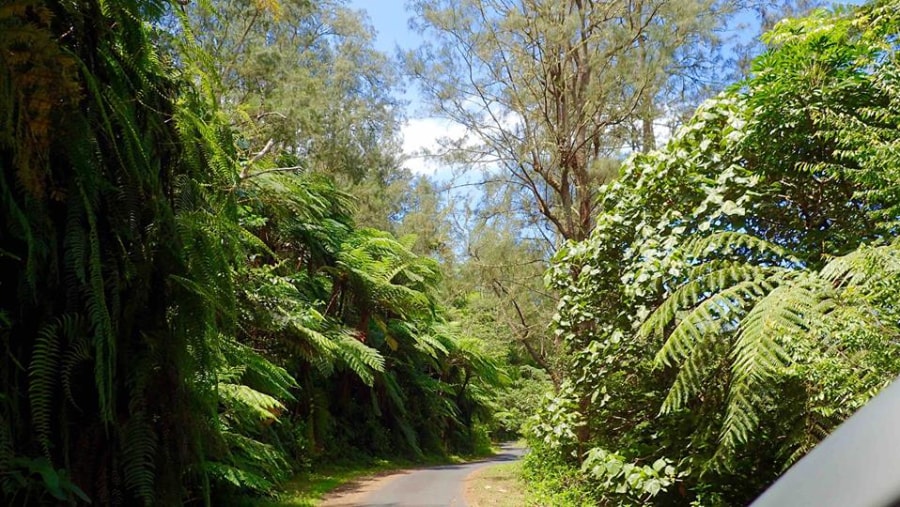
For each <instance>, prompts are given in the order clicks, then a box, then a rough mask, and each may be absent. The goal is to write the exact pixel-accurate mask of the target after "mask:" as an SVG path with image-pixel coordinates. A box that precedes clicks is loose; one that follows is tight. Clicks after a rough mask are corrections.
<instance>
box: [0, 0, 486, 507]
mask: <svg viewBox="0 0 900 507" xmlns="http://www.w3.org/2000/svg"><path fill="white" fill-rule="evenodd" d="M171 7H172V6H171V5H169V3H168V2H162V1H154V0H145V1H141V0H132V1H124V2H118V1H117V2H104V1H93V0H83V1H77V2H55V1H49V0H48V1H43V0H21V1H14V2H6V3H4V4H3V6H2V7H0V28H2V29H0V104H2V106H0V110H2V115H0V165H2V169H3V177H2V179H0V205H2V208H3V215H2V216H3V220H2V223H0V238H2V249H0V273H2V274H0V285H2V286H3V287H4V289H5V290H4V291H3V296H2V298H0V340H2V345H3V350H4V354H3V359H2V360H0V361H2V368H0V375H2V388H0V389H2V390H0V472H2V474H0V498H2V499H3V501H4V503H5V504H15V505H39V504H53V503H56V502H71V503H78V502H87V501H88V500H90V501H91V502H92V503H94V504H100V505H123V504H124V505H133V504H145V505H177V504H183V503H206V504H210V503H216V504H220V503H221V502H222V501H224V500H225V499H228V498H230V497H233V496H235V495H236V494H239V493H242V492H248V491H257V492H269V491H271V489H272V487H273V485H275V484H277V483H278V482H279V481H281V480H283V479H286V478H288V477H290V476H291V475H292V474H293V473H294V472H295V471H297V470H300V469H302V468H303V467H305V466H308V465H309V463H310V461H311V460H314V459H323V458H324V457H329V456H331V457H333V456H340V455H346V454H347V453H348V452H350V451H353V452H354V453H363V454H377V453H380V454H397V453H407V454H410V455H415V454H421V453H423V452H450V451H471V450H473V448H474V446H475V445H477V444H478V443H479V442H482V441H484V439H485V438H486V437H485V436H484V435H483V432H484V429H483V426H481V423H482V421H486V420H487V419H488V415H489V414H488V413H487V407H488V406H489V404H488V398H487V394H486V392H487V390H488V389H489V388H490V387H491V386H494V385H497V384H498V383H500V382H501V381H502V380H503V374H502V372H501V371H500V370H499V369H498V367H497V365H496V364H495V363H494V362H493V361H492V360H491V359H489V358H488V356H487V355H485V354H484V352H483V350H482V346H481V344H480V342H479V341H477V340H474V339H472V338H469V337H467V336H466V335H465V334H464V333H463V332H462V331H461V326H460V325H458V324H456V323H454V322H453V319H452V317H451V315H450V313H449V311H448V310H447V309H445V308H444V307H443V306H442V305H441V304H440V303H439V301H438V300H437V298H436V291H437V284H438V283H439V281H440V280H441V274H440V270H439V268H438V266H437V264H436V262H435V261H434V260H432V259H430V258H428V257H423V256H420V255H417V254H415V253H413V252H412V251H411V250H410V245H411V243H412V242H413V241H414V238H408V239H407V238H404V239H402V240H398V239H396V238H395V237H394V236H392V235H391V234H390V233H386V232H381V231H378V230H374V229H367V228H362V227H357V226H356V225H355V223H354V217H353V215H354V210H353V199H352V198H351V196H349V195H347V194H346V193H344V192H342V191H340V190H338V189H337V188H336V187H335V185H334V183H333V182H332V181H331V180H330V179H329V178H328V177H327V176H323V175H321V174H316V173H317V172H319V173H321V172H322V171H313V170H311V169H309V167H310V166H312V165H314V162H315V163H323V162H321V161H322V160H326V161H327V160H334V159H335V157H336V155H334V154H330V155H328V157H325V158H323V157H324V155H322V154H323V152H324V150H318V151H316V150H310V151H309V153H306V152H304V153H294V154H292V158H291V162H293V163H294V164H293V166H292V167H290V168H284V167H272V165H273V164H275V163H277V162H280V161H283V160H284V157H283V156H282V157H281V158H275V157H274V156H273V157H271V158H270V159H266V158H264V157H262V156H261V155H259V154H256V155H255V154H253V153H250V152H249V151H248V150H247V149H246V148H242V144H241V140H242V139H248V138H251V134H253V135H258V132H256V131H255V130H254V131H252V132H251V131H242V130H241V129H242V125H241V124H239V123H236V122H234V121H233V114H231V113H233V112H232V111H230V110H228V109H223V103H222V101H221V100H220V98H221V97H223V95H221V93H222V92H221V90H222V88H221V85H220V83H221V80H220V79H219V76H216V75H215V74H213V73H211V72H210V71H209V65H208V61H207V56H208V53H205V52H204V51H203V50H202V49H203V48H202V47H198V46H195V45H193V44H192V43H191V40H190V39H189V38H188V39H177V38H176V39H173V38H172V37H171V35H172V34H173V33H175V32H174V31H173V30H174V29H173V28H172V25H173V24H177V25H178V26H179V27H181V28H178V30H180V31H181V32H180V33H182V34H184V33H190V26H191V25H189V24H182V23H189V19H188V18H187V17H186V16H184V14H183V12H182V11H181V10H180V9H175V10H173V9H172V8H171ZM276 7H278V6H277V5H276V3H269V2H262V3H260V2H257V5H256V8H257V9H260V10H261V11H267V10H268V9H275V8H276ZM151 23H152V24H151ZM224 105H225V106H227V105H228V104H224ZM308 107H312V106H308ZM352 121H361V120H359V119H355V120H352ZM256 127H258V125H253V128H256ZM247 128H248V129H249V128H250V127H247ZM328 128H329V126H328V125H325V126H323V127H322V130H323V131H325V133H322V134H321V135H322V136H326V135H327V129H328ZM285 142H289V140H287V141H285ZM257 155H259V156H257ZM346 155H348V156H349V154H346ZM316 157H318V158H316ZM348 163H353V164H366V163H370V161H368V160H366V159H364V158H359V157H354V158H353V160H352V161H351V162H348ZM371 163H375V162H371ZM308 169H309V170H308ZM366 169H367V168H366V167H364V166H360V167H356V170H358V171H361V172H362V171H365V170H366Z"/></svg>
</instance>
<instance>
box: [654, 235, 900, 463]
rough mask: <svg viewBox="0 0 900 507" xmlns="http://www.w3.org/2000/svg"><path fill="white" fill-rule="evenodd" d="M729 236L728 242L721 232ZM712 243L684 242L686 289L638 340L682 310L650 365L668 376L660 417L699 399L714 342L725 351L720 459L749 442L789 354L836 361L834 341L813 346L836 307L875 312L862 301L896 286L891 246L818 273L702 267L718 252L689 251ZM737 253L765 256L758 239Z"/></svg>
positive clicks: (715, 263) (715, 264) (772, 264)
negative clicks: (668, 370) (688, 265)
mask: <svg viewBox="0 0 900 507" xmlns="http://www.w3.org/2000/svg"><path fill="white" fill-rule="evenodd" d="M729 237H731V238H734V236H733V234H731V233H729ZM719 240H720V238H719V239H716V240H715V241H719ZM715 241H704V242H702V243H701V242H695V243H694V245H693V246H692V247H691V252H692V254H693V255H695V256H696V257H694V259H697V262H699V263H698V264H697V265H696V266H694V267H693V268H692V269H691V271H690V273H689V276H688V277H687V280H688V282H686V283H685V284H683V285H682V286H681V287H679V288H677V289H676V290H675V291H673V292H672V294H671V295H670V296H669V297H668V298H667V300H666V301H665V302H664V303H663V304H662V305H661V306H660V307H659V308H658V309H657V310H656V311H655V312H654V313H653V314H652V315H651V316H650V317H649V318H648V319H647V320H646V321H645V322H644V323H643V325H642V326H641V328H640V330H639V333H640V334H642V335H644V336H647V335H650V334H652V333H662V332H665V331H666V330H667V329H668V326H669V325H670V324H671V323H673V322H674V321H675V319H676V317H677V316H679V315H680V314H681V312H686V313H685V315H684V316H683V317H681V318H680V320H679V321H678V322H677V323H675V326H674V328H673V329H672V330H671V332H670V334H669V335H668V336H667V338H666V341H665V343H664V344H663V346H662V347H661V348H660V350H659V352H658V353H657V356H656V361H657V364H659V365H661V366H672V367H677V369H678V373H677V375H676V378H675V382H674V384H673V385H672V387H671V389H670V391H669V394H668V396H667V398H666V400H665V402H664V403H663V406H662V412H663V413H671V412H674V411H677V410H680V409H682V408H684V407H685V406H686V404H687V402H688V400H689V399H690V398H693V397H695V396H698V395H699V394H700V393H702V392H703V391H704V389H705V387H704V375H705V373H704V372H707V371H709V370H710V368H714V367H715V365H716V362H717V361H719V360H721V358H722V356H721V354H722V347H721V346H720V345H719V343H727V348H728V349H730V353H729V354H728V360H729V362H730V369H731V375H730V380H729V387H728V398H727V402H726V408H725V414H724V420H723V424H722V428H721V433H720V440H721V443H722V451H723V452H725V453H726V454H727V453H728V452H731V451H732V450H734V449H735V448H736V447H737V446H739V445H741V444H744V443H746V442H748V441H749V440H750V438H751V435H752V434H753V431H754V430H755V429H756V427H757V426H758V424H759V423H760V420H759V417H760V410H761V407H762V404H764V403H767V399H768V396H769V394H768V393H770V392H771V389H773V387H774V385H775V383H776V382H777V381H778V379H779V378H780V376H781V375H783V372H785V371H786V368H789V367H791V366H792V364H793V362H794V361H795V360H796V357H797V356H796V354H798V353H799V352H795V351H801V350H805V349H809V348H813V349H817V350H820V351H821V353H822V354H826V355H827V354H842V352H841V349H842V348H843V347H845V345H843V344H842V343H840V342H834V341H833V340H831V341H829V340H825V341H822V337H821V336H820V335H819V334H818V333H819V329H821V322H823V321H827V319H829V318H832V317H831V316H832V315H833V312H834V311H835V310H836V309H837V308H839V307H840V306H845V305H848V304H865V305H870V304H875V305H877V304H878V303H877V302H874V301H873V300H872V296H873V295H874V294H876V293H878V292H879V291H880V290H883V288H884V284H885V283H886V281H888V280H889V281H890V283H891V286H892V287H897V285H894V284H895V283H896V281H897V280H898V277H897V274H898V273H900V263H898V262H897V259H898V257H897V253H896V247H895V246H893V245H890V246H883V247H875V248H873V247H861V248H859V249H857V250H856V251H854V252H851V253H850V254H848V255H845V256H842V257H837V258H835V259H833V260H832V261H830V262H829V263H828V264H826V265H825V266H824V267H823V268H822V269H821V271H818V272H816V271H811V270H808V269H803V268H802V267H800V266H798V265H797V264H793V263H792V264H787V265H780V264H779V263H778V262H777V260H773V259H771V258H770V259H769V260H766V261H763V262H764V264H763V265H762V266H760V265H756V264H752V263H751V262H749V261H746V262H744V263H740V262H736V261H727V262H726V263H724V264H723V263H722V261H720V260H712V261H703V257H704V256H708V255H710V254H713V255H714V256H718V255H719V253H718V251H717V250H711V249H709V248H708V247H706V246H702V247H700V248H697V245H702V244H703V243H706V244H715ZM740 245H742V246H741V248H743V247H745V246H746V245H753V248H754V250H755V251H775V250H774V249H768V247H767V246H766V245H765V244H764V243H762V242H760V240H749V239H742V240H740ZM688 258H691V257H688ZM757 262H759V259H758V258H757ZM850 288H852V289H853V290H852V291H849V292H848V289H850ZM892 290H893V289H892ZM848 297H849V298H850V299H847V298H848ZM860 298H862V299H860ZM854 301H855V302H854ZM866 315H870V314H866ZM732 336H733V337H732ZM723 340H724V342H723ZM801 344H806V345H801Z"/></svg>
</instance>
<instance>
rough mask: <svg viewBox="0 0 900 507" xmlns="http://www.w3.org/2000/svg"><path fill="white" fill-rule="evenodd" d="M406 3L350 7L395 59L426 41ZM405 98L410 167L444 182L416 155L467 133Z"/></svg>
mask: <svg viewBox="0 0 900 507" xmlns="http://www.w3.org/2000/svg"><path fill="white" fill-rule="evenodd" d="M406 1H407V0H348V2H347V6H348V7H351V8H353V9H357V10H364V11H366V13H367V15H368V18H369V21H370V23H371V24H372V27H373V28H374V29H375V32H376V34H375V35H376V37H375V47H376V48H377V49H379V50H380V51H383V52H385V53H387V54H389V55H394V54H395V53H396V51H397V49H398V48H399V49H401V50H409V49H414V48H416V47H417V46H419V45H420V43H421V42H422V40H423V39H422V37H421V36H419V34H417V33H416V32H415V31H413V30H411V29H410V28H409V24H408V20H409V17H410V14H409V13H408V12H407V10H406ZM835 3H849V4H860V3H863V0H845V1H842V2H835ZM741 21H743V20H741ZM402 98H403V99H405V100H407V101H409V106H408V109H407V111H406V116H407V117H408V118H409V120H408V122H407V124H406V126H405V127H404V129H403V132H402V135H403V138H404V143H403V148H404V152H406V153H407V154H408V155H411V158H410V159H409V160H408V161H407V163H406V166H407V167H408V168H409V169H411V170H412V171H413V172H416V173H419V174H429V175H432V176H436V177H438V178H439V179H443V177H446V176H447V174H445V173H446V172H447V171H446V168H443V167H440V166H439V165H438V164H436V163H435V162H431V161H428V160H426V159H423V158H422V157H416V156H415V153H416V152H418V151H420V150H422V149H427V148H434V147H435V146H436V144H437V143H436V140H437V138H438V137H441V136H444V135H450V136H451V137H455V136H459V135H463V134H464V133H465V132H464V130H463V129H461V126H459V125H454V124H451V123H449V122H447V121H444V120H441V119H438V118H432V117H427V116H425V115H423V111H422V104H421V103H420V101H419V99H418V93H417V92H416V87H415V85H414V84H408V85H407V92H406V94H405V95H403V96H402Z"/></svg>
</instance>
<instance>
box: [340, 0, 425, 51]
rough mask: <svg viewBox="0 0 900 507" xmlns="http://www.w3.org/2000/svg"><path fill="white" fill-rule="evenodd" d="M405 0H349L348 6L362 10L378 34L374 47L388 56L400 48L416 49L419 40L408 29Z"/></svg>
mask: <svg viewBox="0 0 900 507" xmlns="http://www.w3.org/2000/svg"><path fill="white" fill-rule="evenodd" d="M405 4H406V2H405V0H350V1H349V2H348V6H350V7H352V8H353V9H358V10H364V11H366V12H367V13H368V15H369V20H370V21H371V22H372V26H374V27H375V30H377V32H378V38H377V39H376V47H377V48H378V49H379V50H381V51H384V52H387V53H389V54H393V53H394V48H395V47H397V46H400V47H401V48H403V49H412V48H414V47H416V46H417V45H418V43H419V41H420V40H421V39H420V38H419V36H418V35H417V34H416V33H415V32H413V31H412V30H410V29H409V27H408V24H407V20H408V19H409V14H407V12H406V8H405Z"/></svg>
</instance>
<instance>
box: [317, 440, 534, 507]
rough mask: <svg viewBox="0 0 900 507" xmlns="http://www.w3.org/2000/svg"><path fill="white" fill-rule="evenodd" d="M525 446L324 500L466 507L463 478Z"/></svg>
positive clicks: (355, 506) (377, 506) (346, 505)
mask: <svg viewBox="0 0 900 507" xmlns="http://www.w3.org/2000/svg"><path fill="white" fill-rule="evenodd" d="M523 453H524V449H521V448H518V447H515V446H513V445H511V444H503V445H502V446H501V452H500V454H497V455H496V456H493V457H491V458H489V459H486V460H482V461H475V462H472V463H464V464H461V465H444V466H437V467H431V468H423V469H420V470H413V471H411V472H409V473H406V474H403V475H398V476H395V477H392V478H390V479H388V480H386V481H385V482H384V483H383V484H380V485H379V486H378V487H377V488H376V489H374V490H372V491H368V492H366V493H365V494H362V495H352V496H350V497H347V498H344V499H343V500H337V501H336V502H326V503H325V505H328V506H332V507H338V506H340V507H466V505H467V504H466V501H465V498H464V496H463V482H464V480H465V478H466V477H467V476H468V475H469V474H471V473H472V472H474V471H475V470H478V469H479V468H481V467H485V466H488V465H495V464H498V463H505V462H510V461H515V460H517V459H519V458H521V457H522V454H523Z"/></svg>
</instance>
